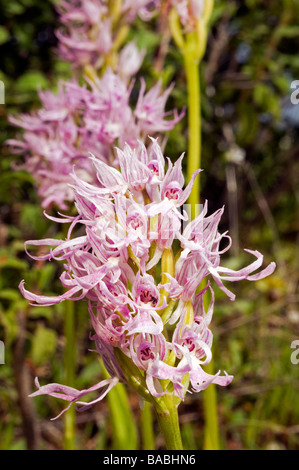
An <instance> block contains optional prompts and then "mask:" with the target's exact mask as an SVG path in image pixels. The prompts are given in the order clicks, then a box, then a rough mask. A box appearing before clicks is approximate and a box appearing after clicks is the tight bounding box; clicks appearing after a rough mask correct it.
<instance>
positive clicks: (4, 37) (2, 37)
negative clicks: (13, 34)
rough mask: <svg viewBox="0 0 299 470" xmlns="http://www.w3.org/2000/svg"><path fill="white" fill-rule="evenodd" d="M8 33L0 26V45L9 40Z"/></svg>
mask: <svg viewBox="0 0 299 470" xmlns="http://www.w3.org/2000/svg"><path fill="white" fill-rule="evenodd" d="M9 37H10V35H9V32H8V31H7V29H6V28H4V26H0V44H4V43H5V42H6V41H8V40H9Z"/></svg>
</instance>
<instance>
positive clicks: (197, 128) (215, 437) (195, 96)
mask: <svg viewBox="0 0 299 470" xmlns="http://www.w3.org/2000/svg"><path fill="white" fill-rule="evenodd" d="M186 39H187V41H186V47H185V50H184V60H185V69H186V78H187V91H188V130H189V142H188V162H187V178H188V181H190V179H191V176H192V174H193V173H194V172H195V171H196V170H197V169H198V168H200V167H201V100H200V75H199V64H200V58H198V56H196V47H197V46H196V44H197V41H196V36H195V35H193V34H192V33H190V34H189V35H188V36H187V38H186ZM188 202H189V204H190V205H191V211H190V214H191V218H193V217H194V216H196V215H197V214H198V209H199V204H200V180H199V177H197V178H196V179H195V182H194V185H193V189H192V192H191V194H190V197H189V200H188ZM205 370H206V372H207V373H209V374H212V373H213V365H212V364H211V363H210V364H208V366H207V368H206V369H205ZM203 407H204V415H205V443H204V448H205V449H211V450H217V449H219V427H218V416H217V396H216V390H215V386H214V385H213V384H211V385H209V387H207V389H206V390H204V391H203Z"/></svg>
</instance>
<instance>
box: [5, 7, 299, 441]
mask: <svg viewBox="0 0 299 470" xmlns="http://www.w3.org/2000/svg"><path fill="white" fill-rule="evenodd" d="M0 17H1V19H2V22H1V25H0V80H2V81H3V82H4V84H5V105H4V106H0V145H1V147H2V156H1V161H0V247H1V248H0V272H1V277H0V339H1V340H3V341H4V342H5V346H6V351H5V352H6V364H5V365H0V448H1V449H26V448H30V447H31V446H36V445H38V448H41V449H57V448H61V443H62V432H63V429H62V423H61V422H59V421H57V422H55V423H52V422H50V421H49V418H51V417H53V416H55V414H56V413H57V412H59V411H60V404H59V403H58V401H57V402H56V400H53V399H49V400H47V399H45V398H44V397H43V398H42V399H40V398H38V399H36V400H34V402H30V403H31V407H32V408H31V409H30V419H31V420H32V422H31V427H30V430H29V431H30V433H31V434H32V435H33V438H30V436H29V437H28V419H29V418H28V416H26V414H24V410H23V405H22V403H23V401H24V400H25V398H24V395H25V394H26V393H27V394H28V393H30V392H31V391H32V388H33V387H34V384H33V379H34V377H35V376H36V375H38V376H39V377H42V380H45V382H46V381H54V382H59V381H61V380H63V376H64V371H63V350H64V344H65V338H64V332H63V315H62V310H61V306H60V305H57V306H55V307H31V306H30V305H28V303H27V301H25V300H24V299H23V298H22V296H21V295H20V293H19V290H18V284H19V282H20V281H21V280H22V279H26V283H28V285H30V288H34V289H35V290H36V291H39V292H41V291H42V292H44V293H45V294H46V295H47V294H51V293H57V292H60V289H61V287H60V283H59V282H58V281H57V279H58V276H59V266H58V265H56V264H55V263H45V264H44V263H40V262H33V261H32V260H31V259H29V258H28V257H27V255H26V254H25V253H24V247H23V243H24V241H25V240H27V239H36V238H42V237H50V236H51V237H52V236H58V235H59V234H58V233H57V230H58V229H57V227H56V226H55V224H52V223H50V222H49V221H48V220H47V219H45V217H44V216H43V213H42V209H41V208H40V205H39V200H38V197H37V194H36V191H35V187H34V180H33V177H32V175H28V174H27V173H25V172H24V171H21V170H16V169H14V168H12V163H16V164H17V163H19V161H21V158H19V157H16V156H12V155H10V153H9V151H8V149H7V148H6V147H5V145H4V143H5V140H6V139H7V138H10V137H14V136H15V135H16V132H17V131H16V129H15V128H12V126H10V125H9V124H8V121H7V117H8V115H9V114H15V113H20V112H28V111H29V110H30V109H33V108H36V107H38V106H39V101H38V95H37V90H38V88H39V87H41V88H43V89H44V88H52V89H55V87H56V84H57V79H58V78H60V79H63V78H67V77H70V67H69V65H68V64H64V63H62V62H61V61H60V60H59V59H58V57H57V55H56V53H55V47H56V39H55V34H54V31H55V29H56V28H57V26H58V18H57V16H56V14H55V10H54V7H53V2H51V1H49V0H47V1H44V2H38V1H37V0H18V1H10V2H6V1H4V0H0ZM298 19H299V3H298V2H295V1H292V0H283V1H281V0H273V1H271V2H269V1H267V0H246V1H237V0H233V1H231V2H225V1H224V0H218V1H216V6H215V11H214V15H213V24H212V27H211V33H210V38H209V42H208V48H207V52H206V55H205V59H204V62H203V66H202V68H201V75H202V80H201V87H202V115H203V159H202V161H203V168H204V170H205V171H204V172H203V173H202V185H203V195H202V196H203V198H204V199H208V200H209V210H210V211H213V210H216V209H218V208H219V207H221V206H222V205H223V204H225V205H226V211H225V217H224V218H223V221H222V227H221V228H222V229H223V231H224V230H230V232H231V235H232V236H233V238H234V245H233V247H232V254H231V255H230V257H228V258H227V259H226V264H227V266H228V265H230V266H234V267H239V266H241V265H242V263H243V262H245V261H246V260H247V257H246V256H245V255H244V254H243V251H242V249H243V248H251V249H258V250H260V251H261V252H263V253H264V254H265V259H266V261H270V260H273V259H274V260H275V261H276V262H277V265H278V268H277V270H276V272H275V273H274V275H273V276H271V277H270V278H269V279H268V278H267V279H265V280H263V281H259V282H257V283H254V284H253V283H246V282H244V283H241V284H240V285H238V286H237V285H236V286H233V287H234V292H235V293H236V294H237V300H236V301H235V302H234V303H231V302H229V301H228V300H227V298H226V297H225V296H224V295H222V294H221V293H220V292H217V302H216V306H217V307H216V310H215V316H214V320H213V324H212V329H213V332H214V338H215V340H214V347H213V354H214V362H215V368H216V369H217V370H218V368H219V369H222V370H223V369H224V370H227V371H228V372H229V373H232V374H233V375H234V376H235V379H234V381H233V383H232V385H231V386H230V387H229V388H226V389H217V393H218V402H219V420H220V429H221V440H222V447H223V448H227V449H247V448H249V449H272V448H273V449H286V448H287V449H298V448H299V436H298V433H299V426H298V421H299V401H298V399H297V396H298V389H299V380H298V367H299V366H296V365H293V364H292V363H291V361H290V355H291V349H290V344H291V342H292V341H293V340H294V339H296V338H298V337H299V304H298V300H299V299H298V281H299V272H298V260H299V250H298V243H299V236H298V229H299V217H298V216H299V184H298V183H299V181H298V179H299V160H298V152H299V144H298V137H297V136H298V128H299V105H297V106H294V105H292V104H291V102H290V93H291V90H290V84H291V82H292V81H293V80H296V79H299V57H298V53H297V52H298V48H299V27H298ZM131 37H132V38H133V37H134V38H136V40H137V42H138V44H139V45H141V46H143V47H146V48H147V52H148V54H147V56H146V58H145V61H144V64H143V66H142V70H141V71H140V74H143V75H144V76H145V77H146V80H147V82H148V84H151V83H153V82H154V81H155V80H156V79H157V78H158V77H161V78H162V80H163V83H164V84H165V85H168V84H169V83H170V82H172V81H175V84H176V86H175V88H174V90H173V92H172V95H171V98H170V101H169V108H170V109H172V108H173V107H177V108H178V109H181V108H182V107H183V106H186V83H185V76H184V70H183V62H182V57H181V55H180V53H179V52H178V50H177V49H176V48H175V46H174V44H173V43H172V41H171V39H170V36H169V33H168V30H167V24H166V25H165V24H164V23H163V22H161V21H159V19H158V20H156V21H153V22H152V23H147V24H144V23H143V22H141V21H137V22H136V24H135V26H134V28H133V29H132V31H131V33H130V38H131ZM186 142H187V132H186V119H184V120H183V121H182V122H180V123H179V124H178V125H177V126H176V128H175V129H174V131H172V132H170V134H169V139H168V142H167V145H166V154H167V155H169V156H170V157H171V158H172V159H176V158H177V157H178V156H179V155H180V153H182V152H184V151H185V150H186V148H187V145H186ZM232 188H233V189H232ZM78 310H79V311H78V312H77V317H76V332H77V333H76V334H77V338H76V345H77V350H76V357H77V377H76V386H78V388H83V387H86V386H90V384H91V383H95V377H99V376H101V367H100V364H99V363H98V360H97V359H96V356H95V355H93V353H88V349H89V348H90V341H89V337H88V335H89V329H90V325H89V322H88V312H87V311H86V308H85V304H84V303H82V304H80V305H79V306H78ZM18 361H20V364H21V365H23V366H22V372H21V371H20V367H18ZM24 371H25V372H24ZM21 373H22V374H25V379H26V383H24V384H23V386H22V387H21V388H20V386H19V385H18V384H19V380H20V377H19V376H20V374H21ZM22 377H23V376H22ZM115 393H118V394H119V395H120V399H121V394H122V391H121V390H118V391H115ZM130 401H131V408H132V410H133V413H134V415H135V417H136V420H137V419H139V413H140V412H139V404H138V402H137V401H136V397H134V396H131V395H130ZM122 413H123V420H126V419H128V410H127V409H126V408H125V405H124V408H123V411H122ZM112 415H113V411H112ZM37 416H38V418H37ZM181 421H182V436H183V440H184V446H185V448H186V449H197V448H198V449H199V448H201V444H202V438H203V436H202V426H203V414H202V406H201V397H200V396H195V395H192V396H190V397H189V396H188V397H187V399H186V401H185V403H184V404H183V405H181ZM76 423H77V434H76V439H77V442H76V444H77V448H85V449H107V448H113V447H117V446H118V445H119V442H120V441H117V442H115V439H113V436H114V437H115V436H116V435H117V433H118V434H119V435H120V436H121V435H122V433H123V431H122V429H121V423H122V420H121V419H120V420H119V421H118V420H117V419H116V418H115V417H113V416H111V415H109V411H108V406H107V402H105V401H104V402H102V403H99V405H98V406H97V407H96V408H95V409H93V410H92V411H90V412H89V411H88V412H86V413H84V414H82V415H78V416H76ZM35 425H36V427H35ZM117 426H118V427H117ZM132 433H134V430H132ZM127 437H128V436H125V438H127ZM133 438H134V444H133V445H134V446H135V447H136V446H137V445H141V444H140V443H138V437H137V436H136V435H134V436H133ZM119 439H121V437H120V438H119ZM122 445H123V446H126V445H128V446H129V444H128V443H126V440H124V441H123V444H122ZM156 445H157V448H159V446H160V445H161V442H160V441H159V437H157V442H156ZM128 448H129V447H128Z"/></svg>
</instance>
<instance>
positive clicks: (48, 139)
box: [7, 44, 183, 210]
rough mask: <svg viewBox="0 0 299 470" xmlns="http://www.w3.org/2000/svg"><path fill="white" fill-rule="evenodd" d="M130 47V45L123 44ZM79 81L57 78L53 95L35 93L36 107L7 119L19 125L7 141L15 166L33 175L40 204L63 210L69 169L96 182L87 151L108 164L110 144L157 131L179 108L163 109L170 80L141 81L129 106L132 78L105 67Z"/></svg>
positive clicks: (167, 127) (69, 194)
mask: <svg viewBox="0 0 299 470" xmlns="http://www.w3.org/2000/svg"><path fill="white" fill-rule="evenodd" d="M129 47H130V44H129ZM86 80H87V82H86V83H85V85H83V86H80V85H79V84H78V83H77V82H76V81H72V82H59V86H58V92H57V94H54V93H52V92H51V91H41V92H40V93H39V96H40V99H41V103H42V108H41V109H39V110H38V111H37V112H34V113H31V114H25V115H21V116H18V117H10V122H11V123H12V124H14V125H16V126H19V127H20V128H23V129H24V133H23V135H22V137H21V139H19V140H17V139H10V140H8V141H7V143H8V144H9V145H10V146H11V148H12V151H14V152H16V153H20V152H21V153H23V154H25V158H26V161H25V164H24V165H22V166H21V168H24V169H25V170H27V171H28V172H29V173H30V174H32V175H34V178H35V181H36V183H37V186H38V194H39V196H40V197H41V199H42V206H43V207H44V208H47V207H49V206H50V205H52V204H53V203H55V204H56V205H57V206H58V207H59V208H60V209H63V210H64V209H66V208H67V206H68V204H69V202H72V201H73V200H74V195H73V191H72V189H71V188H70V186H69V183H71V182H72V179H71V176H70V175H71V173H72V168H73V166H74V165H76V168H77V174H78V176H80V178H82V179H84V180H85V181H87V182H89V183H97V180H96V176H95V172H94V167H93V165H92V164H91V161H90V159H89V158H88V155H89V153H90V152H91V153H93V154H96V155H99V158H100V159H101V160H103V161H105V162H106V163H108V164H110V165H114V166H117V165H118V162H117V161H115V160H114V151H113V149H114V146H115V145H118V146H120V147H123V145H124V143H125V142H128V143H129V144H130V145H132V146H135V145H137V141H138V140H142V141H145V140H146V138H147V135H148V134H151V135H157V134H158V133H160V132H165V131H167V130H170V129H172V128H173V126H174V125H175V124H176V123H177V122H178V121H179V120H180V119H181V118H182V116H183V112H182V113H180V114H178V113H177V111H176V110H174V111H172V112H166V111H165V106H166V101H167V99H168V96H169V94H170V93H171V90H172V87H173V86H172V85H171V86H170V87H168V89H166V90H163V89H162V85H161V82H160V81H158V82H157V83H156V85H154V86H153V87H152V88H151V89H150V90H148V91H146V86H145V82H144V80H143V79H141V86H140V91H139V95H138V100H137V103H136V105H135V108H134V109H132V105H131V103H130V101H131V94H132V89H133V85H134V83H133V81H132V82H129V83H128V82H127V79H126V77H125V76H124V77H123V78H121V77H120V75H119V74H116V73H114V72H113V71H112V70H111V69H110V68H108V69H107V70H106V72H105V73H104V75H103V76H102V77H101V78H98V77H96V76H95V77H94V79H93V81H92V80H89V79H88V78H86Z"/></svg>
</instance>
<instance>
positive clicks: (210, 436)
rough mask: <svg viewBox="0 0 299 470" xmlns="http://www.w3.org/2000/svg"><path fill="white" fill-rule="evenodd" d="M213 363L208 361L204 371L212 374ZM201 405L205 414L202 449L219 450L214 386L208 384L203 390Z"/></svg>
mask: <svg viewBox="0 0 299 470" xmlns="http://www.w3.org/2000/svg"><path fill="white" fill-rule="evenodd" d="M213 370H214V368H213V363H211V362H210V363H209V364H208V365H207V366H206V367H205V372H207V373H208V374H211V375H213V374H214V372H213ZM203 407H204V415H205V423H206V425H205V435H204V450H219V448H220V446H219V426H218V414H217V393H216V386H215V385H214V384H210V385H209V386H208V387H207V388H206V389H205V390H204V391H203Z"/></svg>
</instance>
